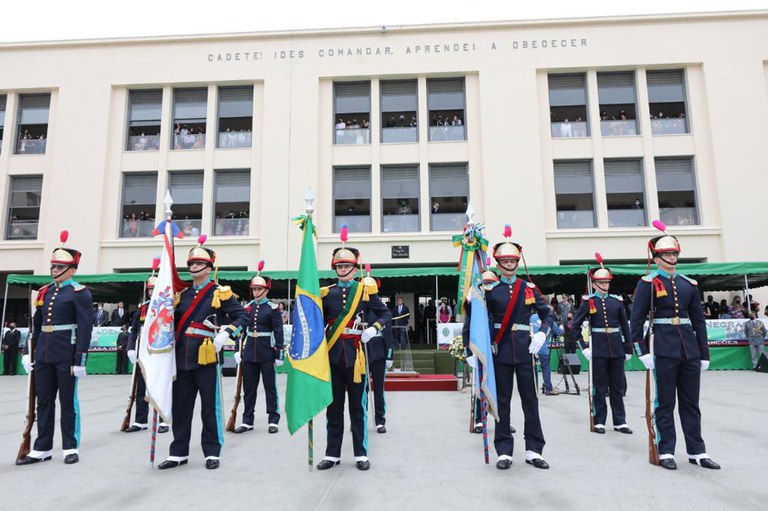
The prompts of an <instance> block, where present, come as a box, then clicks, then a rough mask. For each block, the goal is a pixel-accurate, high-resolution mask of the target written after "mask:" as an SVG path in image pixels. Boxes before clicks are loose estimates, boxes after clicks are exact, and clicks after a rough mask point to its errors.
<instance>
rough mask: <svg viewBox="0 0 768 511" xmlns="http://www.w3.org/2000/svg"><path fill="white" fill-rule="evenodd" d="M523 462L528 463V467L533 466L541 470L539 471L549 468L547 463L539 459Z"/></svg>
mask: <svg viewBox="0 0 768 511" xmlns="http://www.w3.org/2000/svg"><path fill="white" fill-rule="evenodd" d="M525 462H526V463H528V464H529V465H533V466H534V467H536V468H541V469H544V470H547V469H548V468H549V463H547V462H546V461H544V460H543V459H541V458H534V459H532V460H525Z"/></svg>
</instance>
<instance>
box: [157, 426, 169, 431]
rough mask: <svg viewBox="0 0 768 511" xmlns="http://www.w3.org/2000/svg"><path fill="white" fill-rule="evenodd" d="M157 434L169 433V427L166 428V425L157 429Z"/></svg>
mask: <svg viewBox="0 0 768 511" xmlns="http://www.w3.org/2000/svg"><path fill="white" fill-rule="evenodd" d="M157 432H158V433H168V426H166V425H165V424H163V425H161V426H160V427H158V428H157Z"/></svg>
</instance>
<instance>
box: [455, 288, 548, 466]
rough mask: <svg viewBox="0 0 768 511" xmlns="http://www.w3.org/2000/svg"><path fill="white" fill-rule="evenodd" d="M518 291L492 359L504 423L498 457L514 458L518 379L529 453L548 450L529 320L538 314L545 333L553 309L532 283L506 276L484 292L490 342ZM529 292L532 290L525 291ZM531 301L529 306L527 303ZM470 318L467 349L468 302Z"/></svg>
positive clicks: (498, 435) (500, 426) (496, 435)
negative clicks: (512, 415)
mask: <svg viewBox="0 0 768 511" xmlns="http://www.w3.org/2000/svg"><path fill="white" fill-rule="evenodd" d="M515 287H518V288H519V291H518V293H517V297H516V299H515V302H514V303H513V304H512V312H511V316H510V319H509V323H508V325H507V328H506V331H505V332H504V333H503V334H502V335H501V338H500V340H499V342H498V344H496V346H495V351H496V354H495V355H494V357H493V363H494V371H495V373H496V398H497V401H498V408H499V422H498V423H497V424H496V430H495V433H494V439H493V443H494V447H495V448H496V453H497V454H498V455H499V456H502V455H507V456H512V451H513V448H514V438H513V437H512V433H511V430H510V422H509V421H510V406H511V401H512V391H513V389H514V379H515V377H516V378H517V391H518V393H519V394H520V401H521V402H522V407H523V415H524V417H525V433H524V438H525V449H526V451H532V452H534V453H538V454H541V453H542V451H543V450H544V444H545V443H546V442H545V441H544V433H543V432H542V430H541V420H540V419H539V402H538V396H537V394H536V375H535V372H534V371H535V367H534V365H533V358H532V355H531V354H530V353H528V346H529V345H530V343H531V331H530V328H531V327H530V320H531V314H532V313H533V311H534V310H535V311H536V312H537V313H538V315H539V318H541V322H542V326H541V331H542V332H544V333H545V334H546V333H547V332H548V331H549V329H550V324H551V320H550V315H551V310H550V308H549V305H547V302H546V300H544V298H543V297H542V296H541V293H539V290H538V289H537V288H536V287H535V286H534V285H533V284H532V283H530V282H527V281H525V280H523V279H521V278H518V277H512V279H507V278H502V279H501V281H500V282H499V283H497V284H495V285H494V286H493V287H492V288H491V289H490V290H488V289H487V288H486V290H485V301H486V305H487V307H488V321H489V323H490V325H489V326H490V332H491V342H492V343H495V340H496V337H497V333H498V332H499V330H500V328H501V324H502V322H503V319H504V314H505V312H506V310H507V305H508V304H509V303H510V300H511V299H512V296H513V295H514V291H515ZM526 289H527V291H526ZM526 301H528V302H529V303H528V304H526ZM464 308H465V311H466V312H465V319H464V329H463V331H462V336H463V338H464V346H465V347H468V346H469V325H470V320H471V316H472V307H471V304H470V303H465V304H464Z"/></svg>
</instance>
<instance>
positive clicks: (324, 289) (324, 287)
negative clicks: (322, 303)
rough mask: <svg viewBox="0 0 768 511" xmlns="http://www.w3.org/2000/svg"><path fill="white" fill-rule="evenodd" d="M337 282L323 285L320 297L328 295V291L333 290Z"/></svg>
mask: <svg viewBox="0 0 768 511" xmlns="http://www.w3.org/2000/svg"><path fill="white" fill-rule="evenodd" d="M335 286H336V284H331V285H330V286H323V287H321V288H320V298H321V299H323V298H325V297H326V296H328V292H329V291H330V290H331V288H332V287H335Z"/></svg>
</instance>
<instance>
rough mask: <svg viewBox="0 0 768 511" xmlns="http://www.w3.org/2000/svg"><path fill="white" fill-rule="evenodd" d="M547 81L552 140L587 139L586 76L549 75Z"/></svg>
mask: <svg viewBox="0 0 768 511" xmlns="http://www.w3.org/2000/svg"><path fill="white" fill-rule="evenodd" d="M547 79H548V84H549V111H550V126H551V133H552V138H572V137H588V136H589V123H588V122H587V120H588V117H587V76H586V74H585V73H564V74H559V73H550V74H549V75H548V76H547Z"/></svg>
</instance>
